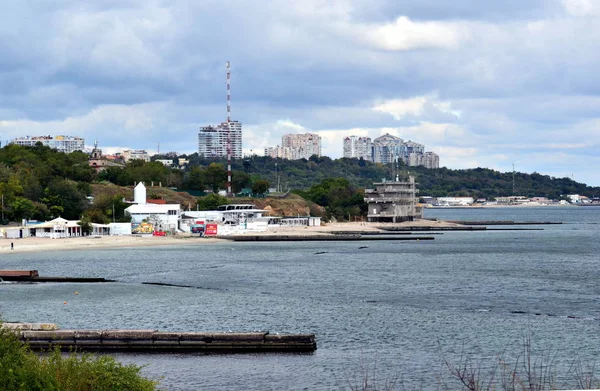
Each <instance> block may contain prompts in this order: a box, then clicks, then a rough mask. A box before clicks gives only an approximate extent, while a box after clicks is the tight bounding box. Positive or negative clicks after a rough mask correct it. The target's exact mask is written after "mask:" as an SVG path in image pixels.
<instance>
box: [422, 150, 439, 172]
mask: <svg viewBox="0 0 600 391" xmlns="http://www.w3.org/2000/svg"><path fill="white" fill-rule="evenodd" d="M422 165H423V166H425V168H440V157H439V156H438V154H437V153H434V152H425V153H424V154H423V164H422Z"/></svg>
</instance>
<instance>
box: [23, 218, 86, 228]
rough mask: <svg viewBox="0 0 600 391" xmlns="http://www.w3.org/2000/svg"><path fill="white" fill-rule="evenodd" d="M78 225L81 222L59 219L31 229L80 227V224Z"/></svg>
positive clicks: (36, 225)
mask: <svg viewBox="0 0 600 391" xmlns="http://www.w3.org/2000/svg"><path fill="white" fill-rule="evenodd" d="M77 223H79V220H65V219H63V218H62V217H57V218H55V219H54V220H50V221H46V222H44V223H40V224H35V225H32V226H30V228H54V227H55V226H57V225H61V226H64V227H79V224H77Z"/></svg>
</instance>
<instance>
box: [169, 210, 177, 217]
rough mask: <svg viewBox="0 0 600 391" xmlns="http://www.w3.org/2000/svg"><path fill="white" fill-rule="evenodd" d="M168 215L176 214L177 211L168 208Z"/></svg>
mask: <svg viewBox="0 0 600 391" xmlns="http://www.w3.org/2000/svg"><path fill="white" fill-rule="evenodd" d="M168 215H169V216H177V211H176V210H170V211H169V213H168Z"/></svg>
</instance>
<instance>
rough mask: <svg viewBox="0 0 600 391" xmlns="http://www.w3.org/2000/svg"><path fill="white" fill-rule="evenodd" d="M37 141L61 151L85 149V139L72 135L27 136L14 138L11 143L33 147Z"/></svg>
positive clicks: (69, 151)
mask: <svg viewBox="0 0 600 391" xmlns="http://www.w3.org/2000/svg"><path fill="white" fill-rule="evenodd" d="M36 143H42V145H44V146H47V147H50V148H54V149H56V150H57V151H59V152H64V153H71V152H75V151H83V150H85V139H83V138H81V137H72V136H56V137H52V136H25V137H17V138H15V139H13V140H12V141H11V142H10V144H17V145H22V146H26V147H33V146H35V144H36Z"/></svg>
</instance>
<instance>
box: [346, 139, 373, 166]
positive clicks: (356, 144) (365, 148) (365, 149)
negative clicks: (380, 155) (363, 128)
mask: <svg viewBox="0 0 600 391" xmlns="http://www.w3.org/2000/svg"><path fill="white" fill-rule="evenodd" d="M343 156H344V157H345V158H357V159H360V158H363V159H364V160H369V161H371V160H373V142H372V141H371V138H370V137H358V136H348V137H344V155H343Z"/></svg>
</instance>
